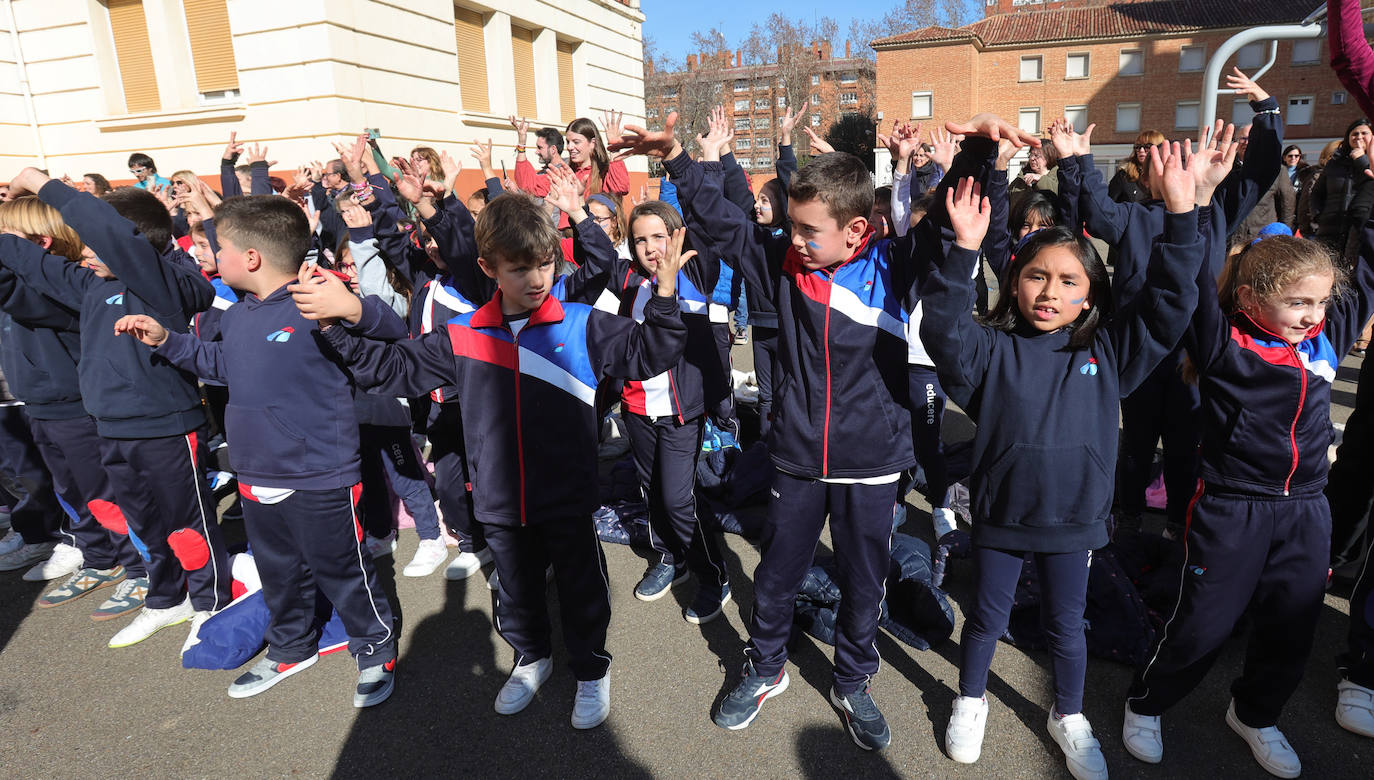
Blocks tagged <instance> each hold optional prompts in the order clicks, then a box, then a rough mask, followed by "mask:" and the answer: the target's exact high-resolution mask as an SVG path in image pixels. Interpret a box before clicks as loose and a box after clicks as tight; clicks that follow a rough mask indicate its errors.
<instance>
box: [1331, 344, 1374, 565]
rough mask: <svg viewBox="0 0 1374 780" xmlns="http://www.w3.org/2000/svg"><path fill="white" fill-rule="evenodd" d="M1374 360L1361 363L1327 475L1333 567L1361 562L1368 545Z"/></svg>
mask: <svg viewBox="0 0 1374 780" xmlns="http://www.w3.org/2000/svg"><path fill="white" fill-rule="evenodd" d="M1371 469H1374V360H1371V359H1365V360H1364V362H1363V363H1362V364H1361V365H1360V383H1359V385H1358V387H1357V388H1356V390H1355V409H1354V411H1352V412H1351V413H1350V418H1349V419H1348V420H1346V421H1345V435H1344V436H1342V437H1341V444H1340V446H1339V447H1337V448H1336V462H1335V463H1333V464H1331V472H1330V474H1328V475H1327V481H1326V499H1327V501H1328V502H1330V504H1331V567H1332V568H1333V569H1338V568H1340V567H1342V566H1345V565H1347V564H1349V563H1352V562H1355V561H1359V560H1360V558H1361V557H1363V556H1364V554H1365V551H1366V550H1367V549H1368V548H1369V537H1370V534H1369V521H1368V518H1369V509H1370V502H1371V501H1374V479H1370V478H1369V475H1370V472H1371Z"/></svg>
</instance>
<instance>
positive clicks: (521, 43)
mask: <svg viewBox="0 0 1374 780" xmlns="http://www.w3.org/2000/svg"><path fill="white" fill-rule="evenodd" d="M510 48H511V58H512V60H513V61H514V62H513V64H514V66H515V110H516V112H517V113H519V114H520V116H526V117H532V116H534V115H535V114H537V113H538V111H539V107H538V105H537V104H536V102H535V99H534V33H533V32H532V31H530V30H526V29H525V28H524V27H516V26H515V25H511V28H510Z"/></svg>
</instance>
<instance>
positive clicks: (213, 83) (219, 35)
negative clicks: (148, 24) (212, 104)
mask: <svg viewBox="0 0 1374 780" xmlns="http://www.w3.org/2000/svg"><path fill="white" fill-rule="evenodd" d="M182 5H183V7H184V9H185V11H186V31H187V33H188V34H189V35H190V38H191V61H192V63H193V64H194V65H195V69H196V91H197V92H199V93H200V94H201V95H206V94H207V93H217V94H218V95H220V96H222V95H223V94H224V93H226V92H229V91H230V90H238V88H239V71H238V66H237V65H236V64H235V62H234V39H233V36H232V35H231V34H230V31H229V7H228V2H227V0H182Z"/></svg>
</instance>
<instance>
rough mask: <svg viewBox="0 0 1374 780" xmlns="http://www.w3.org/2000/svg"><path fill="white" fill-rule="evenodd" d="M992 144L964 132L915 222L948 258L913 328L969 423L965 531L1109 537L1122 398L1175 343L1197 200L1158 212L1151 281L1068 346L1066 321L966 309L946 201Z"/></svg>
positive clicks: (1009, 537)
mask: <svg viewBox="0 0 1374 780" xmlns="http://www.w3.org/2000/svg"><path fill="white" fill-rule="evenodd" d="M996 154H997V145H996V144H995V143H993V142H991V141H989V140H987V139H983V138H970V139H967V140H965V141H964V145H963V151H962V152H961V153H960V154H959V156H958V157H956V158H955V160H954V164H953V165H952V166H951V169H950V172H949V174H948V175H947V176H946V178H945V180H944V181H943V182H942V183H941V185H940V188H939V189H938V190H937V191H936V195H935V199H934V201H933V203H932V206H931V210H930V212H929V213H928V214H927V215H926V218H925V220H923V221H922V222H921V223H920V224H919V225H917V227H916V228H915V229H914V232H915V233H916V235H918V236H919V237H920V240H921V242H922V244H923V246H924V247H925V249H926V251H927V252H928V253H930V254H932V255H934V256H936V257H942V258H943V262H941V263H940V265H939V267H937V268H934V269H932V270H931V272H930V274H929V276H928V277H927V279H926V280H925V281H924V282H923V284H922V286H921V301H922V304H923V306H924V308H925V317H924V320H923V321H922V323H921V329H920V333H921V341H922V342H923V343H924V344H925V346H926V349H927V350H928V351H929V353H930V355H931V357H932V358H934V361H935V366H936V370H937V372H938V373H939V376H940V384H941V386H942V387H943V388H944V389H945V391H946V392H947V393H948V394H949V397H950V398H951V399H952V400H953V401H954V402H955V403H957V404H959V406H960V407H961V408H963V409H964V410H965V411H967V412H968V414H969V416H970V417H971V418H972V419H973V420H974V421H975V422H976V423H977V424H978V429H977V433H976V434H975V437H974V442H973V461H974V468H973V480H972V485H971V493H972V511H973V516H974V524H973V528H974V531H973V534H974V541H975V542H976V543H977V544H980V545H982V546H986V547H996V548H1000V549H1007V550H1022V551H1028V552H1074V551H1079V550H1091V549H1096V548H1098V547H1101V546H1103V545H1105V544H1106V543H1107V525H1106V520H1107V514H1108V512H1109V511H1110V510H1111V505H1112V493H1113V490H1112V487H1113V471H1114V468H1113V464H1114V463H1115V462H1116V453H1117V423H1118V419H1119V413H1120V399H1121V398H1122V397H1123V396H1124V395H1126V394H1128V393H1130V392H1131V391H1132V390H1133V389H1135V387H1136V386H1137V385H1138V384H1139V383H1140V382H1141V381H1143V380H1144V379H1145V377H1146V376H1148V375H1149V373H1150V372H1151V371H1152V370H1154V368H1155V366H1156V365H1157V364H1158V363H1159V361H1160V360H1162V359H1163V358H1164V357H1165V356H1166V355H1167V354H1168V353H1169V352H1170V350H1172V349H1173V348H1174V346H1175V344H1177V342H1178V340H1179V338H1180V337H1181V336H1182V335H1183V332H1184V330H1185V329H1186V328H1187V325H1188V319H1189V317H1190V315H1191V314H1192V311H1193V309H1194V308H1195V307H1196V305H1197V299H1198V290H1197V281H1196V280H1197V277H1198V270H1199V268H1200V267H1201V266H1202V262H1203V257H1204V254H1205V244H1204V242H1203V241H1202V239H1201V237H1200V236H1199V234H1198V216H1197V210H1196V209H1194V210H1193V211H1191V212H1189V213H1186V214H1170V215H1168V216H1167V217H1166V219H1165V226H1164V235H1163V236H1162V238H1161V239H1160V240H1158V241H1156V242H1155V244H1154V248H1153V257H1152V258H1151V261H1150V264H1149V268H1148V271H1147V273H1148V275H1149V279H1148V284H1147V286H1146V287H1145V288H1144V289H1143V290H1142V291H1141V292H1140V294H1139V295H1138V296H1137V299H1136V300H1135V301H1134V302H1132V303H1131V304H1130V305H1127V306H1126V307H1125V308H1123V309H1119V310H1117V312H1116V314H1115V315H1114V316H1113V317H1112V318H1111V319H1110V320H1109V321H1107V322H1105V323H1104V324H1102V325H1100V326H1099V327H1098V330H1097V332H1096V334H1095V337H1094V338H1093V340H1092V341H1091V343H1090V344H1089V345H1088V346H1086V347H1082V348H1079V349H1071V348H1069V346H1068V342H1069V339H1070V337H1071V336H1072V330H1071V329H1069V328H1061V329H1060V330H1058V331H1056V332H1053V333H1041V332H1039V331H1037V330H1035V329H1034V328H1033V327H1031V326H1030V325H1029V324H1024V323H1023V326H1022V327H1021V328H1019V329H1018V330H1017V331H1016V332H1013V333H1008V332H1004V331H1001V330H996V329H994V328H991V327H988V326H986V325H981V324H979V323H976V322H975V321H974V319H973V317H972V315H971V312H972V310H973V303H974V298H975V290H974V286H973V282H972V281H971V279H970V272H971V271H972V270H973V268H974V267H975V264H976V263H977V262H978V252H976V251H970V250H966V249H963V248H961V247H959V246H958V245H956V244H954V243H953V238H954V234H953V231H952V230H951V229H950V227H949V216H948V213H947V212H946V211H945V192H946V190H947V189H948V188H949V187H950V186H952V184H953V183H954V182H956V181H957V180H958V179H959V178H962V177H965V176H969V175H973V176H975V177H976V178H978V179H981V180H982V181H984V182H986V180H987V178H988V176H989V175H990V172H991V168H992V164H993V161H994V159H995V157H996Z"/></svg>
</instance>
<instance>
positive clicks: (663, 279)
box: [655, 227, 697, 297]
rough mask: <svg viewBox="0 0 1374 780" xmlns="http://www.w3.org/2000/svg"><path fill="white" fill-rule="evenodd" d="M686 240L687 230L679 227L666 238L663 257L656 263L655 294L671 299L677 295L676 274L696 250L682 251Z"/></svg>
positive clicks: (692, 256) (693, 255) (694, 255)
mask: <svg viewBox="0 0 1374 780" xmlns="http://www.w3.org/2000/svg"><path fill="white" fill-rule="evenodd" d="M686 240H687V228H685V227H680V228H678V229H677V230H674V231H673V235H672V236H670V237H669V238H668V246H666V247H664V252H663V257H662V259H660V260H659V261H658V272H657V273H656V274H655V276H656V278H657V279H658V288H657V289H656V290H655V292H656V293H657V294H658V295H662V296H664V297H671V296H674V295H676V294H677V272H678V271H681V270H682V268H683V266H685V265H687V263H688V261H690V260H691V259H692V258H694V257H696V256H697V253H696V250H695V249H692V250H688V251H687V252H683V251H682V244H683V242H684V241H686Z"/></svg>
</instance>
